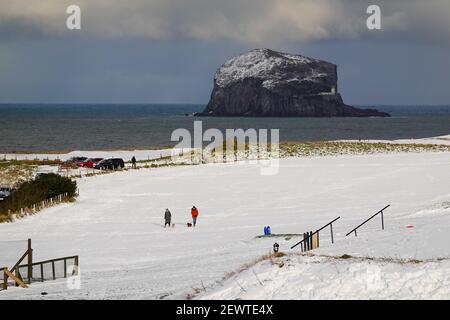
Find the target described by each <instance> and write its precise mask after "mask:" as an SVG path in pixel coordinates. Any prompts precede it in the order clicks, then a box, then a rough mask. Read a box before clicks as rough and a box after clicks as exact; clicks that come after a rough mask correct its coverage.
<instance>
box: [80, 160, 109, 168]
mask: <svg viewBox="0 0 450 320" xmlns="http://www.w3.org/2000/svg"><path fill="white" fill-rule="evenodd" d="M102 160H103V158H89V159H87V160H86V161H83V162H80V163H79V164H78V166H79V167H84V168H93V167H94V166H95V165H96V164H97V163H99V162H100V161H102Z"/></svg>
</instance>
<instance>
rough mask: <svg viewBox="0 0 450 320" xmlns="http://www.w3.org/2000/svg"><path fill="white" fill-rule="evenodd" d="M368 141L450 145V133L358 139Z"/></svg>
mask: <svg viewBox="0 0 450 320" xmlns="http://www.w3.org/2000/svg"><path fill="white" fill-rule="evenodd" d="M340 141H358V140H340ZM360 141H361V142H368V143H393V144H434V145H450V135H444V136H438V137H431V138H422V139H398V140H360Z"/></svg>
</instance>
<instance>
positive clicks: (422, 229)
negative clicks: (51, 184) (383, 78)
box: [0, 152, 450, 299]
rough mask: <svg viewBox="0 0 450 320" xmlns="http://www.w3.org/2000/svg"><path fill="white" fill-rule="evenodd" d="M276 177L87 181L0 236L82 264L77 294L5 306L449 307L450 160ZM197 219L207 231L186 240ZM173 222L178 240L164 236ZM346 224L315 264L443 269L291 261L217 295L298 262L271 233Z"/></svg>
mask: <svg viewBox="0 0 450 320" xmlns="http://www.w3.org/2000/svg"><path fill="white" fill-rule="evenodd" d="M280 165H281V167H280V170H279V173H278V174H277V175H274V176H262V175H260V168H259V166H256V165H251V164H239V163H238V164H232V163H230V164H208V165H199V166H186V167H167V168H158V169H156V170H153V169H141V170H138V171H127V172H121V173H114V174H109V175H104V176H96V177H91V178H83V179H80V180H79V181H78V183H79V187H80V197H79V199H78V201H77V202H76V203H73V204H64V205H60V206H58V207H54V208H51V209H47V210H45V211H43V212H41V213H39V214H37V215H35V216H31V217H27V218H25V219H23V220H18V221H16V222H15V223H10V224H0V241H6V240H21V239H26V238H29V237H30V238H32V239H33V248H34V259H35V260H36V261H39V260H45V259H49V258H57V257H60V256H68V255H76V254H77V255H79V256H80V264H81V276H82V284H81V289H80V290H68V289H67V287H66V283H65V281H62V280H58V281H50V282H45V283H35V284H32V285H31V287H30V288H29V289H18V288H9V289H8V290H7V291H0V299H41V298H42V299H56V298H64V299H86V298H87V299H94V298H99V299H112V298H117V299H160V298H166V299H174V298H185V297H186V296H187V294H189V293H192V292H193V291H195V290H193V288H200V289H201V290H197V291H200V295H199V296H198V297H199V298H230V299H234V298H258V299H272V298H279V299H301V298H308V299H320V298H356V299H361V298H443V299H449V298H450V285H449V281H450V280H449V278H450V276H449V274H450V273H449V271H450V266H449V262H448V261H447V260H445V259H447V258H450V245H449V243H450V170H449V166H450V153H448V152H442V153H421V154H417V153H409V154H377V155H365V156H339V157H335V156H333V157H328V156H324V157H307V158H292V159H282V160H280ZM387 204H391V207H390V208H389V209H387V210H386V212H385V223H386V230H385V231H381V230H380V229H381V225H380V221H379V219H374V220H373V221H371V222H370V223H369V224H367V225H366V226H364V227H363V228H362V229H361V231H360V232H359V233H358V237H354V236H349V237H345V234H346V233H347V232H348V231H350V230H351V229H352V228H353V227H355V226H357V225H358V224H359V223H360V222H362V221H363V220H364V219H366V218H368V217H369V216H370V215H372V214H373V213H375V212H376V211H378V210H379V209H381V208H382V207H384V206H385V205H387ZM192 205H196V206H197V207H198V208H199V210H200V217H199V224H198V227H197V228H195V229H191V228H189V229H188V228H186V227H185V223H186V222H188V221H189V220H190V214H189V213H190V212H189V210H190V208H191V206H192ZM165 208H170V210H171V211H172V214H173V220H174V221H173V222H174V223H175V224H176V227H175V228H173V229H164V228H163V214H164V210H165ZM337 216H341V219H340V220H339V221H337V222H336V224H335V225H334V229H335V240H336V243H335V244H334V245H331V243H330V239H329V235H328V234H327V232H324V233H323V234H321V248H320V249H318V250H315V251H314V252H313V253H314V254H319V255H329V256H340V255H343V254H348V255H351V256H354V257H375V258H393V259H394V260H395V259H401V258H405V259H417V260H422V259H433V260H432V261H425V262H423V263H399V262H396V261H392V262H389V261H378V260H374V261H366V260H364V259H362V260H357V259H346V260H343V259H333V258H326V257H305V256H298V255H292V256H286V257H283V258H278V259H277V261H278V262H284V266H283V267H281V268H280V267H279V265H274V264H272V263H270V261H264V262H261V263H259V264H257V265H256V266H255V267H252V268H250V269H249V270H248V271H244V272H243V273H241V274H237V275H235V276H233V277H231V278H230V279H228V280H224V281H223V282H222V281H221V279H223V277H224V276H225V275H226V274H227V273H229V272H232V271H235V270H237V269H239V267H240V266H242V265H243V264H246V263H251V262H252V261H253V260H255V259H257V258H258V257H260V256H261V255H263V254H267V253H269V251H270V250H271V248H272V244H273V243H274V242H275V241H277V242H278V243H280V244H281V251H283V252H285V253H291V252H298V251H299V250H296V249H295V250H290V249H289V247H290V246H291V245H292V244H294V243H295V242H296V241H298V240H299V238H298V237H293V238H291V239H288V237H282V238H275V239H274V238H268V239H256V238H255V237H256V236H258V235H261V234H262V231H263V227H264V226H265V225H270V226H271V228H272V232H273V233H276V234H292V233H302V232H306V231H309V230H315V229H317V228H318V227H321V226H322V225H323V224H325V223H327V222H328V221H330V220H332V219H334V218H335V217H337ZM19 255H20V253H19ZM437 258H444V260H441V261H437V260H436V259H437ZM278 262H277V263H278ZM0 264H1V262H0ZM258 279H259V280H258ZM260 281H261V282H262V283H263V284H264V285H261V284H260ZM242 287H243V288H244V289H245V291H244V290H243V289H242ZM203 288H204V289H206V292H204V291H205V290H204V289H203ZM44 291H45V292H47V293H48V295H45V296H42V295H41V292H44Z"/></svg>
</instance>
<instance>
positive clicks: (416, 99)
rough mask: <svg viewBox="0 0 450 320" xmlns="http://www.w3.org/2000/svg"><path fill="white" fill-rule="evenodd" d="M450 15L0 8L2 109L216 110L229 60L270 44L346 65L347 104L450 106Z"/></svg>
mask: <svg viewBox="0 0 450 320" xmlns="http://www.w3.org/2000/svg"><path fill="white" fill-rule="evenodd" d="M74 4H75V5H78V6H79V7H80V8H81V30H68V29H67V27H66V19H67V18H68V14H67V13H66V8H67V7H68V6H69V5H74ZM372 4H375V5H378V6H379V7H380V8H381V30H369V29H368V28H367V26H366V19H367V18H368V17H369V15H368V14H367V13H366V10H367V7H368V6H369V5H372ZM449 17H450V1H448V0H427V1H424V0H378V1H375V0H240V1H236V0H129V1H123V0H40V1H33V2H32V1H29V0H0V103H192V104H206V103H207V102H208V99H209V97H210V94H211V90H212V87H213V77H214V73H215V71H216V70H217V69H218V68H219V67H220V65H221V64H223V63H224V62H225V61H226V60H228V59H230V58H231V57H233V56H235V55H238V54H240V53H242V52H245V51H248V50H251V49H254V48H270V49H273V50H278V51H283V52H289V53H295V54H302V55H305V56H309V57H313V58H318V59H324V60H327V61H330V62H333V63H335V64H337V65H338V77H339V89H340V92H341V94H342V96H343V98H344V101H345V102H346V103H348V104H353V105H368V106H370V105H450V59H449V57H450V19H449Z"/></svg>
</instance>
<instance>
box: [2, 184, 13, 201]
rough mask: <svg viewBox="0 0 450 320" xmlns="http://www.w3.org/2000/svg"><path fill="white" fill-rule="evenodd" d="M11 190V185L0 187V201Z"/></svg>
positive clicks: (9, 193)
mask: <svg viewBox="0 0 450 320" xmlns="http://www.w3.org/2000/svg"><path fill="white" fill-rule="evenodd" d="M13 192H14V189H13V188H11V187H0V201H3V200H4V199H5V198H7V197H9V196H10V195H11V193H13Z"/></svg>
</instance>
